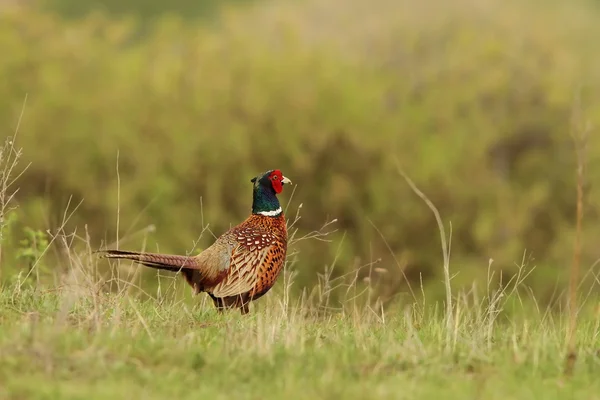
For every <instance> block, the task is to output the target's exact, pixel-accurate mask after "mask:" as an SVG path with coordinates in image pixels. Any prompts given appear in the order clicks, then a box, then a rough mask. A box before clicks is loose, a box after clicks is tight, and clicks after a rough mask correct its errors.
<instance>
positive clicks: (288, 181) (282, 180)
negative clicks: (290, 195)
mask: <svg viewBox="0 0 600 400" xmlns="http://www.w3.org/2000/svg"><path fill="white" fill-rule="evenodd" d="M281 183H282V184H284V185H286V184H287V185H291V184H292V181H290V180H289V179H288V178H286V177H285V176H282V177H281Z"/></svg>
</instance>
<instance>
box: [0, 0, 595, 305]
mask: <svg viewBox="0 0 600 400" xmlns="http://www.w3.org/2000/svg"><path fill="white" fill-rule="evenodd" d="M599 18H600V2H598V1H592V0H572V1H568V2H567V1H557V0H546V1H539V0H518V1H517V0H503V1H500V0H497V1H492V0H452V1H449V0H426V1H420V2H415V1H408V0H370V1H359V0H354V1H348V0H328V1H321V0H295V1H291V0H227V1H226V0H195V1H192V0H171V1H168V2H167V1H158V0H129V1H120V0H104V1H102V0H27V1H25V0H22V1H19V0H0V76H1V79H0V123H1V125H0V126H1V128H0V134H2V135H4V136H5V137H8V136H9V135H12V134H14V132H15V129H16V127H17V123H18V121H19V117H20V115H21V112H22V110H24V111H23V116H22V120H21V123H20V127H19V133H18V136H17V144H18V146H19V147H22V148H23V156H22V158H21V164H20V166H21V168H22V167H25V166H26V165H27V164H28V163H31V164H30V166H29V167H28V168H27V170H26V171H25V173H24V175H22V176H21V177H20V179H19V181H18V184H17V185H18V186H19V192H18V194H17V196H16V197H15V203H14V205H15V206H18V208H17V209H15V210H14V212H13V213H12V214H11V217H10V222H9V223H7V224H6V226H5V234H4V236H3V238H2V246H3V247H2V249H3V252H2V260H1V264H0V268H2V279H3V280H5V281H6V280H9V279H12V278H11V277H14V276H15V274H18V273H19V272H20V271H23V270H27V268H28V267H30V266H31V263H32V260H35V259H37V257H38V256H40V254H38V253H39V251H38V250H39V247H40V246H39V244H36V243H35V242H36V241H43V240H47V239H48V238H49V237H45V238H44V232H46V231H47V230H50V232H56V231H57V229H58V228H59V227H60V226H61V224H62V222H63V220H64V219H65V214H66V215H68V214H70V212H71V211H73V209H74V208H75V206H76V205H77V204H79V203H80V202H81V204H80V205H79V207H78V208H77V209H76V210H75V211H74V213H73V215H72V216H71V217H70V218H69V219H68V221H67V223H66V226H65V231H67V232H75V235H74V236H73V237H72V239H73V241H72V242H70V245H72V246H79V247H80V248H83V249H85V246H86V242H89V243H90V244H91V248H92V249H93V250H95V249H97V248H99V247H100V246H103V245H105V244H106V243H109V244H113V245H114V241H115V240H116V238H117V234H118V236H119V238H120V242H119V246H120V248H124V249H125V248H126V249H130V250H139V249H141V248H142V247H145V248H146V249H147V250H149V251H161V252H168V253H182V254H184V253H185V252H188V251H190V250H192V248H194V246H195V244H197V248H203V247H206V246H207V245H209V244H210V243H211V242H212V241H213V236H212V235H211V234H208V233H207V232H205V233H204V234H203V235H202V236H201V237H200V238H199V236H200V233H201V231H202V229H203V227H206V226H207V225H208V227H209V229H210V231H212V232H213V233H214V234H215V235H219V234H221V233H222V232H224V231H225V230H226V229H228V228H229V227H230V226H232V225H234V224H236V223H238V222H240V221H241V220H242V219H244V218H245V217H246V216H247V215H248V213H249V210H250V206H251V184H250V182H249V180H250V178H251V177H253V176H255V175H256V174H258V173H259V172H263V171H266V170H268V169H273V168H280V169H281V170H282V171H283V173H284V174H285V175H286V176H288V177H289V178H291V179H292V181H293V182H294V187H293V188H292V189H293V190H286V191H285V192H284V194H283V195H282V197H281V199H282V203H283V204H284V206H285V207H287V215H288V216H289V218H292V219H293V217H294V216H295V215H296V212H297V211H298V209H299V207H300V205H302V207H301V208H300V209H299V212H300V216H301V219H300V220H299V221H297V222H296V223H295V225H294V226H295V228H298V233H297V237H300V236H303V235H306V234H308V233H309V232H311V231H314V230H318V229H320V227H321V226H322V225H323V224H325V223H326V222H327V221H330V220H331V219H334V218H336V219H337V222H336V223H334V224H331V225H330V226H329V227H328V228H327V230H335V232H333V233H331V234H330V235H328V236H327V239H328V240H330V241H329V242H323V241H319V240H303V241H299V242H297V243H295V244H294V251H297V254H295V255H294V256H293V259H294V260H295V262H294V264H293V265H292V266H291V267H290V268H291V269H292V270H293V271H294V273H295V274H296V276H295V278H294V282H295V283H294V286H293V292H294V293H295V294H299V293H301V292H302V291H303V290H304V289H306V288H311V287H313V286H314V285H315V284H317V283H318V282H320V280H321V279H322V278H323V276H324V275H330V276H331V278H336V277H337V278H339V279H340V280H342V281H343V280H350V281H352V280H353V279H357V280H358V282H359V283H360V284H365V285H367V284H368V286H369V287H371V289H372V290H373V291H375V292H376V293H377V294H378V295H379V296H381V297H382V298H384V299H385V302H386V304H392V303H394V301H395V300H397V299H401V298H403V297H406V296H408V297H409V298H410V297H411V296H412V295H411V294H409V293H410V288H409V284H410V286H411V288H412V290H414V291H415V292H417V296H420V295H421V294H420V289H419V286H421V285H422V286H423V288H424V290H425V293H426V296H428V297H430V298H432V299H440V298H443V293H444V292H443V284H442V277H443V273H442V252H441V247H440V236H439V232H438V230H437V225H436V221H435V218H434V216H433V214H432V212H431V211H430V210H429V209H428V208H427V206H426V205H425V204H424V203H423V201H422V200H421V199H419V198H418V197H417V196H416V195H415V194H414V192H412V190H411V189H410V187H409V186H408V185H407V183H406V181H405V180H404V179H403V178H402V176H401V175H400V174H399V171H398V168H399V167H401V168H402V169H403V170H404V171H405V172H406V173H407V174H408V175H409V176H410V177H411V178H412V180H413V181H414V182H415V184H416V185H417V186H418V187H419V188H420V189H421V190H422V191H423V192H424V193H425V194H426V195H427V196H428V197H429V198H430V199H431V201H433V202H434V204H435V205H436V206H437V207H438V209H439V211H440V214H441V216H442V219H443V221H444V223H445V224H446V228H447V229H449V224H450V223H451V224H452V253H451V272H452V273H453V274H454V275H455V276H454V277H453V285H454V287H456V288H461V287H463V288H469V287H470V285H472V283H473V282H474V281H476V282H480V283H479V285H480V286H485V285H486V281H487V277H488V274H489V272H490V271H494V276H495V278H494V279H499V277H500V272H501V273H502V276H503V278H502V279H503V280H504V281H508V279H510V278H511V277H513V276H515V274H517V273H518V271H519V269H520V268H521V267H525V269H526V270H527V272H530V274H529V275H528V276H527V278H526V284H527V285H528V286H529V287H530V288H531V290H532V291H533V293H535V295H536V297H537V299H538V301H539V302H540V303H546V304H549V303H552V301H554V300H553V299H555V298H557V294H560V293H561V292H562V290H563V289H564V288H565V284H566V282H567V280H568V267H569V265H570V264H571V259H572V257H573V255H572V254H573V241H574V232H575V230H574V227H575V208H576V166H577V157H576V152H575V147H574V144H573V139H572V134H573V133H578V132H581V131H584V130H589V138H588V143H587V145H586V163H587V164H586V165H587V168H586V180H585V186H584V192H585V196H586V197H585V204H584V206H585V215H584V220H583V232H584V236H583V237H584V241H583V254H582V268H583V274H587V275H585V276H586V282H587V284H589V285H591V284H592V283H593V282H594V280H596V281H597V280H598V279H597V278H594V277H595V272H594V270H593V263H594V262H595V260H596V259H597V258H599V257H600V249H599V246H598V238H599V233H600V228H599V225H598V222H599V221H598V210H599V209H598V205H599V204H600V203H599V201H600V192H599V187H598V185H597V184H595V182H597V181H598V179H599V178H600V176H599V175H600V163H599V161H600V138H598V135H597V132H598V130H597V129H596V128H595V127H596V126H597V125H598V122H600V121H599V120H600V91H599V89H600V87H599V86H598V83H599V82H600V81H599V78H600V52H599V51H598V46H599V45H598V43H600V24H598V21H599V20H600V19H599ZM26 97H27V100H26V104H25V106H23V105H24V102H25V98H26ZM117 166H118V169H117ZM119 184H120V185H119ZM296 185H297V186H296ZM119 187H120V190H119ZM292 191H293V196H292ZM67 210H69V211H67ZM6 221H8V218H7V219H6ZM149 226H153V227H154V229H147V227H149ZM136 232H137V233H136ZM195 241H198V242H197V243H195ZM55 244H56V245H53V246H52V250H51V251H48V252H47V253H46V254H45V255H44V257H45V258H44V262H43V263H39V267H40V268H39V271H40V273H42V274H48V276H52V275H53V273H54V272H56V271H60V270H64V269H66V268H68V262H66V261H64V259H61V254H62V253H61V250H60V244H59V243H57V242H55ZM36 249H38V250H36ZM491 260H493V262H492V261H491ZM376 261H377V263H376V264H373V263H374V262H376ZM102 265H104V264H102ZM42 266H44V268H42ZM374 268H377V271H376V272H373V271H374ZM144 276H145V279H148V280H149V281H150V280H152V279H151V278H152V277H153V276H155V272H154V271H148V272H146V275H144ZM405 278H406V279H405ZM407 282H408V283H407Z"/></svg>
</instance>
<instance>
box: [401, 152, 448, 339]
mask: <svg viewBox="0 0 600 400" xmlns="http://www.w3.org/2000/svg"><path fill="white" fill-rule="evenodd" d="M396 165H397V168H398V172H399V173H400V175H402V177H403V178H404V180H406V182H407V183H408V185H409V186H410V188H411V189H412V190H413V192H415V193H416V194H417V196H419V197H420V198H421V200H423V201H424V202H425V204H427V207H429V209H430V210H431V212H433V215H434V216H435V220H436V222H437V225H438V229H439V231H440V240H441V243H442V255H443V257H444V285H445V286H446V328H447V334H450V333H451V332H452V331H453V325H454V323H453V316H452V286H451V285H450V241H449V240H448V242H447V241H446V231H445V229H444V223H443V222H442V218H441V217H440V213H439V211H438V209H437V207H436V206H435V205H434V204H433V203H432V202H431V200H429V198H428V197H427V196H426V195H425V194H424V193H423V192H422V191H421V190H419V188H417V186H416V185H415V183H414V182H413V181H412V179H410V178H409V177H408V175H406V173H405V172H404V171H403V170H402V168H401V167H400V163H399V162H398V160H396ZM450 227H452V225H451V226H450ZM450 237H452V229H451V230H450ZM450 342H451V341H450V340H449V341H448V342H447V343H450Z"/></svg>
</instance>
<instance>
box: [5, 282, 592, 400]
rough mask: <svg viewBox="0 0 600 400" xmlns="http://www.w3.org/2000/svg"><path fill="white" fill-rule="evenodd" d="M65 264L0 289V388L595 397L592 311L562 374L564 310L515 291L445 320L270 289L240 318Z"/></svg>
mask: <svg viewBox="0 0 600 400" xmlns="http://www.w3.org/2000/svg"><path fill="white" fill-rule="evenodd" d="M73 276H75V275H73V274H71V276H70V277H69V279H67V280H63V283H61V284H60V285H58V286H57V287H55V288H49V289H47V290H40V289H37V290H34V289H33V288H26V287H27V285H23V284H19V283H18V282H17V283H15V284H14V286H12V287H8V286H7V287H4V288H3V290H2V293H1V295H0V359H1V360H2V362H1V363H0V397H1V398H7V399H9V398H11V399H18V398H19V399H21V398H30V399H38V398H61V399H71V398H72V399H78V398H81V399H83V398H85V399H115V398H144V399H163V398H165V399H166V398H177V399H188V398H189V399H198V398H211V399H221V398H223V399H231V398H235V399H246V398H249V399H254V398H256V399H258V398H260V399H282V398H294V399H304V398H305V399H314V398H319V399H324V398H350V399H382V398H390V399H392V398H393V399H416V398H424V399H428V398H439V396H442V395H444V396H447V398H456V399H466V398H484V399H506V398H543V399H554V398H556V399H559V398H560V399H563V398H581V399H594V398H600V381H599V380H598V379H597V377H598V373H599V372H600V352H599V350H600V339H599V337H598V332H599V329H598V327H599V323H600V319H599V316H598V315H594V314H595V313H594V312H593V310H591V311H592V312H585V313H584V314H585V315H583V314H582V315H583V316H582V319H581V321H580V325H579V330H578V332H577V336H578V347H579V357H578V361H577V364H576V368H575V373H574V376H572V377H571V378H564V377H563V376H562V370H563V364H564V348H565V343H564V338H565V332H566V330H565V324H564V321H563V320H562V319H561V318H558V317H556V315H554V314H553V313H551V312H530V311H529V312H526V311H525V310H524V309H521V311H518V312H508V309H512V308H513V306H514V304H518V302H510V301H506V300H509V299H510V298H511V297H514V298H515V299H516V298H517V297H518V296H517V295H516V294H512V295H511V294H509V293H506V294H505V296H495V297H494V296H492V298H494V299H496V300H495V301H489V300H485V301H482V302H475V301H473V299H471V300H469V301H468V300H466V299H467V296H461V297H459V298H458V299H457V301H455V312H454V323H453V324H452V328H451V329H446V324H445V322H444V318H443V316H442V315H441V314H440V313H438V312H437V311H436V310H437V309H438V308H435V307H431V308H430V307H428V306H427V307H423V306H421V305H415V306H412V307H407V308H406V309H405V310H404V311H402V309H394V310H389V311H386V312H382V311H381V310H379V311H378V310H377V309H375V308H371V307H367V306H365V307H358V306H353V307H346V308H343V309H339V310H335V309H326V308H323V307H320V308H319V307H315V306H311V304H310V302H308V301H307V302H301V303H298V304H285V301H284V299H285V296H281V295H280V294H279V293H275V294H269V295H267V296H266V297H265V298H264V299H263V300H260V301H258V302H256V303H255V305H254V306H253V308H252V312H251V313H250V314H249V315H248V316H245V317H244V316H241V315H240V314H239V313H237V312H231V313H224V314H218V313H217V312H216V311H215V310H213V309H212V306H211V305H210V304H209V303H208V302H206V301H205V299H204V297H203V296H201V297H198V298H195V299H190V298H189V297H187V298H183V299H182V298H181V296H176V295H175V292H173V291H166V292H165V291H164V289H163V293H162V294H156V295H155V296H152V297H147V296H141V295H140V293H141V292H140V291H139V290H137V289H131V288H130V290H121V291H120V292H112V293H106V292H104V291H102V290H101V289H100V287H99V286H96V285H89V284H84V283H81V282H84V281H85V279H84V280H81V279H80V278H81V276H80V277H79V278H78V279H75V280H74V279H72V277H73ZM67 281H70V282H71V284H66V283H65V282H67ZM73 282H77V283H76V284H73ZM177 282H181V281H180V280H174V281H173V283H176V285H180V284H179V283H177ZM19 285H21V287H19ZM280 285H281V283H280ZM180 289H184V290H185V291H186V292H187V291H188V289H187V288H184V287H183V285H180ZM513 293H516V292H513ZM203 299H204V300H203ZM483 304H488V306H484V305H483ZM490 304H491V305H490ZM510 304H513V306H511V305H510ZM519 307H520V306H519ZM501 308H506V310H504V311H503V310H501ZM592 308H593V307H592ZM424 310H425V311H424Z"/></svg>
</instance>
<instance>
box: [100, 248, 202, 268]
mask: <svg viewBox="0 0 600 400" xmlns="http://www.w3.org/2000/svg"><path fill="white" fill-rule="evenodd" d="M101 252H102V253H104V258H120V259H126V260H132V261H135V262H137V263H139V264H142V265H145V266H147V267H151V268H156V269H163V270H167V271H172V272H177V271H181V270H185V269H195V268H196V267H197V266H198V264H197V263H196V259H195V258H194V257H189V256H177V255H171V254H158V253H138V252H134V251H123V250H102V251H101Z"/></svg>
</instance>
